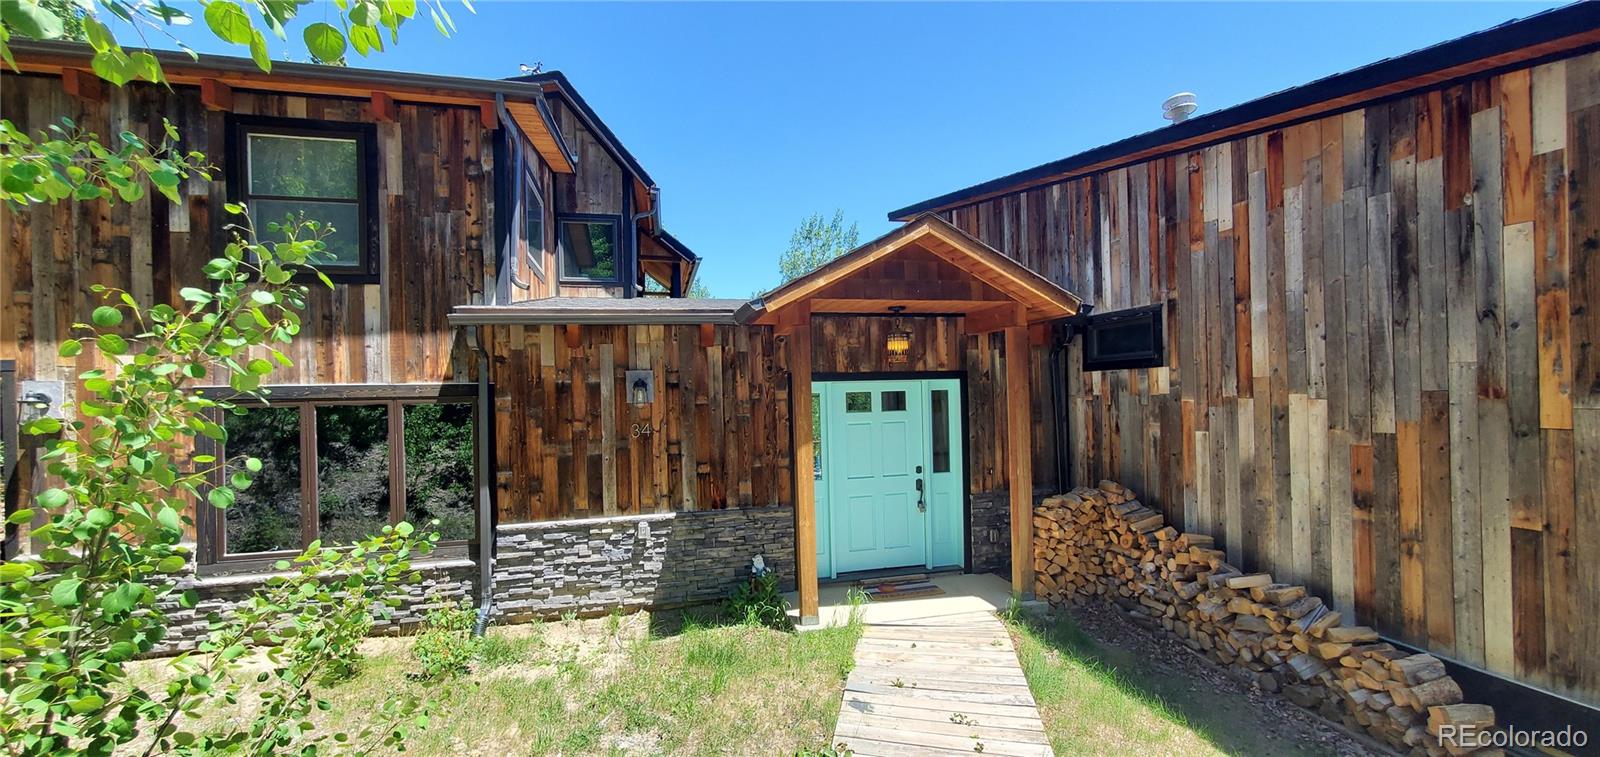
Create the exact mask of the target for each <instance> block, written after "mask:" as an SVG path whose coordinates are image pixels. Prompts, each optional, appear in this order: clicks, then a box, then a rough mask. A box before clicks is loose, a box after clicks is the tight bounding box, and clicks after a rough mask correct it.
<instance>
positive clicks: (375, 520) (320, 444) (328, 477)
mask: <svg viewBox="0 0 1600 757" xmlns="http://www.w3.org/2000/svg"><path fill="white" fill-rule="evenodd" d="M464 392H465V390H464V389H463V390H457V391H454V392H451V393H449V396H441V397H434V398H423V399H413V398H403V399H382V400H360V399H345V398H337V399H289V400H282V401H280V400H273V402H272V404H271V405H254V406H245V407H242V408H241V410H240V412H238V413H235V414H229V415H227V416H225V417H224V418H223V419H222V425H223V428H224V429H225V430H226V431H227V437H228V441H227V442H226V444H225V445H223V448H222V450H221V452H222V454H223V455H224V456H226V458H227V459H229V460H230V463H231V464H232V465H237V464H238V461H239V460H240V459H242V458H243V457H246V456H248V457H255V458H259V459H260V460H261V462H262V470H261V473H259V474H258V475H257V476H256V480H255V482H254V483H253V484H252V485H251V486H250V487H249V488H248V489H245V490H244V491H242V492H240V493H239V496H238V498H237V500H236V501H235V503H234V504H233V506H232V507H229V508H228V509H227V510H224V511H222V514H221V517H220V519H219V520H220V522H219V523H217V524H216V527H215V528H212V529H209V530H210V531H211V533H209V534H208V537H209V538H210V539H211V540H212V541H211V543H210V545H209V546H210V547H211V549H210V550H209V551H210V554H211V555H212V556H213V558H214V559H213V560H211V561H210V562H234V561H240V560H244V561H248V560H251V559H261V558H275V557H280V556H282V555H283V554H288V553H294V552H298V551H300V550H301V549H304V548H305V546H306V545H308V544H310V543H311V542H312V541H316V540H321V541H322V543H324V544H330V545H336V544H349V543H352V542H355V541H359V540H360V539H362V538H364V537H366V536H368V535H370V534H376V533H377V532H378V531H380V530H381V529H382V528H383V527H384V526H385V525H388V524H391V523H397V522H400V521H402V520H406V521H410V522H412V523H413V524H416V525H418V526H421V525H423V524H425V523H427V522H428V521H431V520H434V519H437V520H438V521H439V526H438V528H439V532H440V538H441V541H442V542H444V543H446V544H449V543H452V542H453V543H456V544H463V543H465V542H466V541H467V540H468V539H470V538H471V537H472V535H473V530H474V527H475V524H476V508H475V501H476V497H477V485H476V476H475V468H474V464H473V463H474V460H473V452H474V449H475V444H474V428H475V426H474V411H473V405H472V397H471V396H466V395H465V394H464Z"/></svg>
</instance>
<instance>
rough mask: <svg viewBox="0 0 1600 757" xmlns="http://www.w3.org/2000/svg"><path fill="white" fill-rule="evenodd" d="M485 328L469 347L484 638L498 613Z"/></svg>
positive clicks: (470, 338)
mask: <svg viewBox="0 0 1600 757" xmlns="http://www.w3.org/2000/svg"><path fill="white" fill-rule="evenodd" d="M481 328H482V327H481V326H468V327H467V344H468V345H470V346H471V348H472V351H473V352H474V353H476V354H477V355H478V402H477V404H478V407H477V412H476V413H474V414H473V425H475V426H476V427H477V428H476V429H475V431H476V433H475V435H474V436H475V438H476V439H477V450H476V454H475V455H474V457H475V458H476V459H477V464H478V620H477V623H475V624H474V625H473V629H472V632H473V634H475V635H477V636H482V635H483V632H484V630H485V629H486V628H488V626H489V618H490V616H491V615H493V611H494V502H493V497H492V490H491V489H490V482H491V481H492V480H493V478H492V476H493V471H492V470H491V467H492V463H491V461H490V457H489V453H490V451H491V450H492V449H493V448H492V447H491V446H490V444H489V441H490V440H489V436H490V420H491V419H492V415H491V413H492V412H493V410H494V407H493V402H494V400H493V398H492V397H491V396H490V385H489V353H488V352H486V351H485V350H484V349H483V340H482V334H481V333H480V330H481Z"/></svg>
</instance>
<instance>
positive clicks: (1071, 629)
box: [1008, 613, 1320, 755]
mask: <svg viewBox="0 0 1600 757" xmlns="http://www.w3.org/2000/svg"><path fill="white" fill-rule="evenodd" d="M1008 625H1010V627H1011V628H1012V630H1013V633H1014V635H1015V637H1016V638H1017V642H1018V644H1017V654H1018V657H1019V658H1020V660H1021V662H1022V670H1023V673H1024V674H1025V675H1026V676H1027V678H1028V687H1029V688H1030V689H1031V690H1032V691H1033V696H1034V699H1035V700H1036V701H1037V702H1038V704H1039V712H1040V717H1041V718H1042V719H1043V720H1044V724H1045V732H1046V734H1047V735H1048V736H1049V737H1050V742H1051V746H1052V747H1053V748H1054V749H1055V751H1056V753H1057V754H1097V755H1098V754H1127V755H1135V754H1137V755H1147V754H1171V755H1214V754H1248V755H1254V754H1276V755H1304V754H1319V753H1320V752H1317V751H1314V750H1315V747H1314V745H1311V744H1304V743H1300V742H1298V741H1296V740H1295V739H1294V738H1292V737H1286V736H1285V734H1284V733H1283V731H1282V730H1281V724H1279V723H1277V722H1276V721H1274V720H1273V719H1272V718H1271V717H1270V716H1264V715H1263V713H1262V712H1261V711H1260V708H1259V707H1258V706H1256V705H1254V704H1253V703H1251V702H1250V701H1249V700H1248V699H1247V698H1246V697H1245V696H1244V695H1243V694H1241V693H1238V692H1233V691H1216V690H1212V689H1210V688H1208V687H1196V686H1194V685H1193V681H1191V680H1188V679H1187V678H1185V677H1183V676H1182V675H1174V674H1168V673H1166V672H1165V671H1160V670H1156V669H1154V668H1153V667H1152V666H1151V664H1150V663H1149V662H1148V661H1146V660H1143V659H1140V658H1139V657H1138V656H1136V655H1135V654H1134V653H1132V652H1129V651H1126V650H1124V649H1120V648H1117V647H1114V646H1110V645H1105V644H1101V643H1100V642H1099V641H1098V640H1096V639H1095V638H1093V637H1092V636H1090V635H1089V634H1088V633H1086V632H1084V631H1083V630H1082V629H1081V628H1079V627H1078V626H1077V625H1076V624H1074V623H1073V622H1072V621H1071V619H1069V618H1067V617H1066V616H1065V615H1052V616H1049V617H1041V616H1037V615H1029V614H1025V613H1023V614H1019V613H1010V614H1009V617H1008Z"/></svg>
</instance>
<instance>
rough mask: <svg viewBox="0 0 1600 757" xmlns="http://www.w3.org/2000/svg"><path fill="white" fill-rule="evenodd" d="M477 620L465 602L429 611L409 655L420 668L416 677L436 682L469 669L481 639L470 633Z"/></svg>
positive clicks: (481, 644) (481, 643)
mask: <svg viewBox="0 0 1600 757" xmlns="http://www.w3.org/2000/svg"><path fill="white" fill-rule="evenodd" d="M476 620H477V613H476V612H475V611H474V610H473V609H472V606H471V605H467V604H462V605H460V606H459V607H440V608H437V609H433V610H429V611H428V616H427V618H425V619H424V620H423V623H422V633H419V634H417V639H416V641H415V642H413V643H412V646H411V655H412V657H414V658H416V660H417V664H418V665H419V666H420V667H421V670H419V671H418V672H417V677H418V678H422V679H426V680H430V681H437V680H443V679H446V678H451V677H454V676H456V675H459V674H462V673H466V672H467V671H469V670H471V669H472V661H473V660H474V659H477V657H478V652H479V649H480V648H481V647H482V646H483V639H481V638H479V637H477V636H475V635H473V633H472V626H473V623H474V622H475V621H476Z"/></svg>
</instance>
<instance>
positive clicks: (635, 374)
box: [624, 371, 656, 405]
mask: <svg viewBox="0 0 1600 757" xmlns="http://www.w3.org/2000/svg"><path fill="white" fill-rule="evenodd" d="M624 385H625V386H627V388H628V404H630V405H648V404H650V403H651V402H654V401H655V399H656V374H655V372H654V371H628V373H627V375H626V377H625V379H624Z"/></svg>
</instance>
